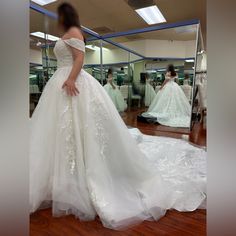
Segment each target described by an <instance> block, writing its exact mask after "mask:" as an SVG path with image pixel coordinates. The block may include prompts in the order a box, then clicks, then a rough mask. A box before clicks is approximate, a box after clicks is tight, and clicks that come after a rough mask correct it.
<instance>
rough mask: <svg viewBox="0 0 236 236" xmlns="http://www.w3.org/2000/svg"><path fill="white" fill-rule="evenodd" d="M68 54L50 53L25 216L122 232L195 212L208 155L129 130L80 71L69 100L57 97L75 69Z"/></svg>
mask: <svg viewBox="0 0 236 236" xmlns="http://www.w3.org/2000/svg"><path fill="white" fill-rule="evenodd" d="M70 47H74V48H77V49H78V50H81V51H84V44H83V42H82V41H81V40H78V39H68V40H59V41H58V42H57V43H56V46H55V49H54V51H55V54H56V56H57V60H58V69H57V71H56V72H55V74H54V75H53V77H52V78H51V79H50V80H49V82H48V83H47V85H46V87H45V88H44V91H43V94H42V96H41V98H40V101H39V103H38V106H37V107H36V109H35V111H34V113H33V115H32V118H31V121H30V122H31V131H30V212H34V211H36V210H37V209H40V208H41V207H48V206H49V205H48V204H50V206H52V211H53V215H54V216H61V215H66V214H73V215H75V216H76V217H78V218H79V219H80V220H93V219H94V218H95V217H96V215H98V216H99V217H100V219H101V221H102V223H103V225H104V226H105V227H108V228H111V229H116V230H120V229H125V228H126V227H130V226H132V225H134V224H137V223H140V222H141V221H143V220H158V219H159V218H160V217H162V216H163V215H164V214H165V212H166V210H167V209H177V210H179V211H193V210H195V209H197V208H199V207H204V203H205V199H206V171H205V168H206V152H205V151H204V150H203V149H200V148H197V147H194V146H192V145H190V144H188V143H187V142H185V141H182V140H176V139H170V138H160V137H152V136H145V135H142V134H141V133H140V132H139V131H138V130H136V129H132V130H130V131H129V130H128V129H127V127H126V125H125V124H124V122H123V120H122V119H121V117H120V115H119V113H118V112H117V110H116V107H115V106H114V104H113V102H112V100H111V99H110V97H109V96H108V94H107V93H106V91H105V90H104V88H103V87H102V86H101V85H100V84H99V82H97V81H96V79H94V78H93V77H92V76H91V75H90V74H88V73H87V72H85V71H84V70H83V69H82V70H81V72H80V73H79V75H78V77H77V80H76V86H77V87H78V89H79V91H80V94H79V95H78V96H75V97H69V96H67V94H66V93H65V91H64V90H63V89H62V85H63V83H64V81H65V80H66V79H67V78H68V76H69V73H70V71H71V68H72V64H73V59H72V55H71V51H70Z"/></svg>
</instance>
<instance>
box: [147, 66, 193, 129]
mask: <svg viewBox="0 0 236 236" xmlns="http://www.w3.org/2000/svg"><path fill="white" fill-rule="evenodd" d="M176 79H177V73H176V72H175V69H174V66H173V65H169V66H168V68H167V72H166V76H165V81H164V82H163V84H162V86H161V88H160V90H159V91H158V93H157V95H156V97H155V98H154V100H153V101H152V103H151V105H150V107H149V108H148V111H147V112H145V113H143V114H142V115H143V116H144V117H155V118H156V119H157V121H158V123H160V124H162V125H166V126H171V127H186V128H189V126H190V114H191V106H190V104H189V101H188V99H187V98H186V96H185V94H184V92H183V91H182V89H181V88H180V86H179V85H178V84H177V83H176V82H175V80H176Z"/></svg>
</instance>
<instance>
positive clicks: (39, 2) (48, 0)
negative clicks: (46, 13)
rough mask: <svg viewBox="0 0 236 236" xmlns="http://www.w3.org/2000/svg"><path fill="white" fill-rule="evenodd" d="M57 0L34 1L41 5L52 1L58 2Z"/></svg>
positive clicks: (33, 0)
mask: <svg viewBox="0 0 236 236" xmlns="http://www.w3.org/2000/svg"><path fill="white" fill-rule="evenodd" d="M56 1H57V0H32V2H35V3H37V4H39V5H41V6H44V5H47V4H49V3H52V2H56Z"/></svg>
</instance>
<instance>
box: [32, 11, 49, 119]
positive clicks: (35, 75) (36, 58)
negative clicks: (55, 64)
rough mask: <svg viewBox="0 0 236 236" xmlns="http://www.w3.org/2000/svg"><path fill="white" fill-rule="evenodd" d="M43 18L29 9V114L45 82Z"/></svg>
mask: <svg viewBox="0 0 236 236" xmlns="http://www.w3.org/2000/svg"><path fill="white" fill-rule="evenodd" d="M44 20H45V18H44V15H42V14H40V13H39V12H36V11H34V10H32V9H30V65H29V67H30V77H29V91H30V115H31V114H32V112H33V110H34V109H35V107H36V105H37V103H38V100H39V98H40V95H41V93H42V90H43V87H44V85H45V83H46V76H45V73H44V68H43V61H42V47H43V46H44V45H45V40H46V38H45V37H44V36H45V35H44V34H45V29H44ZM36 32H42V33H43V34H42V37H43V38H40V37H36V36H34V33H36Z"/></svg>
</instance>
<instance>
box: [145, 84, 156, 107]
mask: <svg viewBox="0 0 236 236" xmlns="http://www.w3.org/2000/svg"><path fill="white" fill-rule="evenodd" d="M155 97H156V93H155V90H154V88H153V87H152V85H151V84H150V80H146V84H145V98H144V104H145V106H146V107H149V106H150V105H151V103H152V101H153V99H154V98H155Z"/></svg>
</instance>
